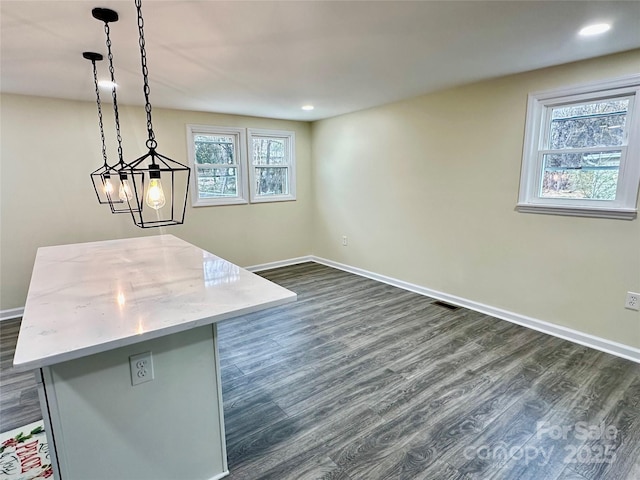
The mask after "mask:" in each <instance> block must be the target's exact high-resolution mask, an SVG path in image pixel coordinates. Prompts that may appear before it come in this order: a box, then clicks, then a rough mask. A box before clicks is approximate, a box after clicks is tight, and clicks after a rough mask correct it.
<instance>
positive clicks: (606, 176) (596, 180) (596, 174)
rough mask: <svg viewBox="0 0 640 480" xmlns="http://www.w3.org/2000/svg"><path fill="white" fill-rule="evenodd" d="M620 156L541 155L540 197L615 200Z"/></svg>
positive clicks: (608, 154)
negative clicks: (542, 157) (542, 163)
mask: <svg viewBox="0 0 640 480" xmlns="http://www.w3.org/2000/svg"><path fill="white" fill-rule="evenodd" d="M621 153H622V152H621V151H615V152H599V153H566V154H549V155H544V159H543V162H544V170H543V175H542V185H541V190H540V196H542V197H546V198H578V199H581V198H583V199H594V200H615V198H616V189H617V186H618V171H619V169H620V156H621Z"/></svg>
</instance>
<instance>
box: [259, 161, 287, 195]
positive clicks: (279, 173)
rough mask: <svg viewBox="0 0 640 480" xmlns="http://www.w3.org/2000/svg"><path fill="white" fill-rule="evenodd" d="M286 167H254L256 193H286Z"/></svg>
mask: <svg viewBox="0 0 640 480" xmlns="http://www.w3.org/2000/svg"><path fill="white" fill-rule="evenodd" d="M288 173H289V169H288V167H268V168H267V167H256V184H257V188H256V191H257V194H258V195H288V194H289V181H288V180H289V178H288Z"/></svg>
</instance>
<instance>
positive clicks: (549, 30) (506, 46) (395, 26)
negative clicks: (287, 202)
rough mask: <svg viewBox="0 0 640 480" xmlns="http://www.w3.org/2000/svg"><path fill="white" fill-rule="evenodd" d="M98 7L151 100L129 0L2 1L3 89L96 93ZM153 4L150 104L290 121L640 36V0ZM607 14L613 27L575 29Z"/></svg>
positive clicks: (128, 69) (619, 47) (123, 98)
mask: <svg viewBox="0 0 640 480" xmlns="http://www.w3.org/2000/svg"><path fill="white" fill-rule="evenodd" d="M93 7H108V8H112V9H114V10H116V11H117V12H118V13H119V15H120V20H119V21H118V22H116V23H113V24H112V25H111V39H112V42H113V54H114V63H115V68H116V72H115V74H116V81H117V82H118V84H119V85H120V87H119V89H118V100H119V102H120V103H125V104H142V102H143V94H142V83H141V75H140V54H139V50H138V38H137V35H138V29H137V23H136V11H135V6H134V2H133V0H128V1H101V0H95V1H87V0H83V1H55V0H50V1H25V0H20V1H10V0H1V1H0V34H1V37H0V40H1V49H0V54H1V56H0V67H1V70H0V89H1V90H2V91H3V92H9V93H21V94H27V95H41V96H48V97H60V98H68V99H78V100H95V94H94V90H93V79H92V74H91V64H90V63H89V61H87V60H84V59H83V58H82V55H81V53H82V52H83V51H85V50H92V51H96V52H100V53H103V54H105V55H106V47H105V36H104V30H103V24H102V23H100V22H98V21H97V20H95V19H93V17H92V16H91V9H92V8H93ZM143 15H144V20H145V36H146V43H147V54H148V66H149V73H150V86H151V102H152V104H153V105H154V106H156V107H168V108H179V109H187V110H202V111H213V112H224V113H236V114H246V115H256V116H264V117H274V118H287V119H294V120H316V119H320V118H326V117H331V116H335V115H339V114H342V113H347V112H352V111H355V110H360V109H364V108H367V107H371V106H375V105H380V104H383V103H388V102H391V101H395V100H399V99H402V98H407V97H411V96H415V95H419V94H422V93H426V92H430V91H434V90H437V89H441V88H444V87H448V86H452V85H458V84H463V83H468V82H472V81H476V80H480V79H485V78H491V77H496V76H500V75H505V74H510V73H515V72H522V71H526V70H532V69H536V68H540V67H546V66H550V65H557V64H561V63H567V62H571V61H576V60H581V59H586V58H591V57H596V56H600V55H605V54H609V53H613V52H620V51H625V50H630V49H634V48H639V47H640V1H619V2H608V1H516V0H512V1H507V2H498V1H422V2H405V1H391V2H374V1H359V2H350V1H341V2H335V1H334V2H331V1H320V2H314V1H293V2H291V1H260V2H244V1H232V2H228V1H159V0H145V1H144V2H143ZM602 21H606V22H609V23H611V24H612V27H613V28H612V30H611V31H609V32H607V33H606V34H604V35H602V36H600V37H595V38H581V37H578V35H577V31H578V30H579V29H580V28H581V27H582V26H584V25H586V24H589V23H594V22H602ZM639 67H640V66H639ZM99 73H100V77H101V78H108V70H107V64H106V59H105V61H103V62H99ZM102 98H103V99H104V100H105V101H109V92H108V91H105V92H103V94H102ZM307 103H311V104H313V105H315V107H316V108H315V110H314V111H312V112H304V111H302V110H301V109H300V107H301V106H302V105H304V104H307Z"/></svg>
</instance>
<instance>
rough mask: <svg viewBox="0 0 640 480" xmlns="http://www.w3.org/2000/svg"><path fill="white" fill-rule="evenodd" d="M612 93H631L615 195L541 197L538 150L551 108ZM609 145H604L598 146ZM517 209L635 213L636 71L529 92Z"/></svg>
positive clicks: (639, 168)
mask: <svg viewBox="0 0 640 480" xmlns="http://www.w3.org/2000/svg"><path fill="white" fill-rule="evenodd" d="M613 97H630V102H629V109H628V114H627V129H626V130H627V134H628V135H627V138H626V143H625V144H623V146H621V147H616V148H615V150H622V154H621V157H620V168H619V170H618V187H617V191H616V199H615V200H594V199H571V198H546V197H541V196H540V185H541V182H542V175H543V168H544V165H543V160H542V154H541V152H542V151H543V149H544V142H545V134H546V133H547V132H548V126H549V123H550V112H551V109H552V108H553V107H557V106H561V105H567V104H571V103H589V102H591V101H597V100H602V99H606V98H613ZM603 148H604V149H608V147H603ZM522 157H523V158H522V171H521V176H520V193H519V197H518V204H517V207H516V208H517V210H518V211H520V212H526V213H545V214H556V215H575V216H585V217H603V218H618V219H626V220H631V219H633V218H635V217H636V216H637V201H638V185H639V184H640V75H631V76H627V77H623V78H618V79H614V80H607V81H603V82H598V83H590V84H586V85H579V86H573V87H568V88H561V89H555V90H549V91H544V92H535V93H530V94H529V98H528V104H527V118H526V124H525V138H524V149H523V156H522Z"/></svg>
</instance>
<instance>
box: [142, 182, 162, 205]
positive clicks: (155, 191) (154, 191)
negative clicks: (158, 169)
mask: <svg viewBox="0 0 640 480" xmlns="http://www.w3.org/2000/svg"><path fill="white" fill-rule="evenodd" d="M145 200H146V202H147V205H149V206H150V207H151V208H153V209H155V210H159V209H161V208H162V207H164V204H165V203H166V200H165V198H164V191H163V190H162V183H160V179H159V178H152V179H151V180H150V181H149V188H148V189H147V196H146V198H145Z"/></svg>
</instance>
